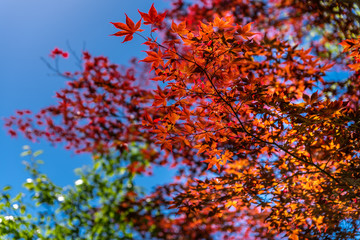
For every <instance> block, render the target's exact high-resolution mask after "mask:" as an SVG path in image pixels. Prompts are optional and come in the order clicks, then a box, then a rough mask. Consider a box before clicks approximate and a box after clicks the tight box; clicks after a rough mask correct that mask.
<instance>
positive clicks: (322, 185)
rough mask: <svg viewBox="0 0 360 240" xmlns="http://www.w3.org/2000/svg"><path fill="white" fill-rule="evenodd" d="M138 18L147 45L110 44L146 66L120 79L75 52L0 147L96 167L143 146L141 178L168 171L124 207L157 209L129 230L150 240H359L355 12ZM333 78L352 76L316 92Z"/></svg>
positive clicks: (200, 7)
mask: <svg viewBox="0 0 360 240" xmlns="http://www.w3.org/2000/svg"><path fill="white" fill-rule="evenodd" d="M139 14H140V16H141V17H142V18H143V20H144V24H145V25H150V27H151V28H150V31H149V34H148V35H146V34H143V33H141V34H140V32H142V31H143V30H142V29H140V27H141V21H142V20H139V21H138V22H137V23H136V24H135V23H134V21H133V20H131V19H130V18H129V17H128V16H127V15H126V20H125V23H122V22H113V23H112V24H113V25H114V26H115V27H116V28H118V29H120V31H119V32H117V33H115V34H113V35H114V36H119V37H125V38H124V40H123V43H124V42H128V41H130V40H132V39H133V37H134V36H139V37H142V38H143V39H144V44H145V45H146V46H147V47H148V50H147V51H145V53H146V55H147V56H146V57H145V58H143V59H142V60H140V61H139V63H135V62H133V63H132V64H133V66H130V67H128V68H125V67H122V68H121V69H119V67H118V66H117V65H115V64H112V63H110V62H109V60H108V59H107V58H106V57H92V56H91V55H90V54H89V53H88V52H84V53H83V66H84V69H83V70H81V71H77V72H74V73H68V72H67V73H64V75H63V76H64V77H66V78H68V79H69V82H68V87H67V88H64V89H62V90H60V91H59V92H58V93H57V98H58V99H59V102H58V104H57V105H55V106H50V107H48V108H44V109H43V110H42V111H40V112H39V113H37V114H35V115H34V116H32V115H31V112H30V111H18V112H17V113H18V116H13V117H10V118H8V119H7V120H6V125H7V126H8V127H9V128H10V130H9V133H10V134H11V135H16V134H17V133H16V131H15V130H16V129H12V128H13V127H14V126H15V127H17V130H18V131H20V132H22V133H23V134H24V135H25V136H26V137H27V138H29V139H34V140H36V139H38V138H40V137H44V138H46V139H47V140H48V141H50V142H54V143H55V142H65V143H67V145H66V148H67V149H74V150H75V151H76V152H77V153H81V152H92V153H94V154H101V155H109V154H113V152H116V153H118V154H122V153H123V152H126V151H128V146H129V144H132V143H136V144H146V146H147V148H144V149H142V156H143V157H144V158H145V159H146V160H147V161H148V163H149V164H150V166H156V165H167V166H171V167H176V168H177V170H178V174H177V176H176V179H175V180H174V182H173V183H169V184H167V185H164V186H159V187H158V188H157V189H156V190H154V192H153V193H151V194H149V195H148V196H145V197H144V198H143V199H136V200H134V202H131V203H133V204H137V205H138V206H140V205H142V204H144V205H146V203H145V202H147V203H149V204H150V203H151V204H152V205H151V204H150V208H154V209H157V208H162V209H166V210H163V211H164V212H166V213H164V215H163V216H162V217H161V218H159V217H157V216H154V215H152V214H149V215H147V216H146V217H144V216H143V217H140V218H137V219H134V221H133V222H132V224H133V226H137V227H139V229H141V230H142V231H143V232H144V234H145V233H146V232H151V236H152V237H154V238H160V239H209V238H215V237H216V238H224V239H237V238H239V237H242V238H245V239H248V238H263V239H271V238H277V237H278V238H280V237H283V236H287V237H288V238H290V239H300V238H301V239H312V238H314V237H315V238H316V239H326V238H334V239H341V238H344V239H350V238H355V237H356V236H358V233H359V228H360V226H359V224H360V223H359V207H360V206H359V204H360V203H359V201H360V197H359V194H360V192H359V184H360V175H359V169H360V160H359V147H360V140H359V136H360V132H359V129H360V128H359V123H360V122H359V119H360V112H359V90H358V87H359V75H358V74H359V69H360V67H359V66H360V65H359V61H360V60H359V59H360V57H359V49H360V44H359V40H358V39H354V37H355V36H358V35H360V29H359V16H360V12H359V5H358V3H357V2H356V1H351V0H347V1H322V0H318V1H311V2H308V1H306V3H305V2H304V1H296V0H293V1H291V0H290V1H283V0H273V1H250V0H247V1H246V0H238V1H234V0H232V1H227V0H213V1H210V0H209V1H206V0H203V1H199V2H198V3H185V2H184V1H182V0H178V1H174V4H173V7H172V9H170V10H169V11H167V12H162V13H158V11H157V10H156V8H155V7H154V5H152V6H151V8H150V10H149V12H148V13H145V12H141V11H140V10H139ZM348 26H351V27H348ZM142 34H143V35H142ZM155 34H156V36H154V35H155ZM158 38H159V39H160V38H161V39H162V40H158ZM345 39H347V40H345ZM127 44H130V43H127ZM299 45H300V46H303V47H299ZM340 46H342V47H343V48H344V52H345V53H347V52H349V51H350V52H351V54H350V57H345V56H346V55H345V54H344V53H341V51H340V50H339V49H340ZM307 47H312V48H307ZM52 54H53V55H54V54H55V55H59V56H63V57H67V54H64V52H63V51H61V50H59V49H57V50H56V51H55V50H54V51H53V52H52ZM351 57H352V58H351ZM142 62H144V63H146V64H147V65H146V64H145V65H141V64H142ZM149 65H150V66H149ZM149 68H150V69H149ZM336 68H337V69H343V70H344V71H347V72H349V73H351V76H350V77H348V78H346V79H345V80H343V81H333V80H331V77H330V79H329V76H327V72H329V71H331V70H332V69H336ZM136 69H137V70H136ZM139 69H142V70H140V71H139ZM149 70H150V73H148V72H149ZM351 71H352V72H351ZM126 168H127V170H128V171H129V172H132V173H136V174H151V168H148V167H146V166H144V165H143V164H140V163H139V162H137V161H134V162H132V163H131V164H129V165H127V167H126ZM144 199H148V200H149V201H146V200H144ZM119 206H120V207H123V208H127V207H129V206H128V205H126V204H125V205H124V206H123V205H120V204H119ZM114 211H115V210H114ZM174 214H177V215H174ZM151 229H152V230H153V229H157V230H156V231H151ZM144 236H145V235H144Z"/></svg>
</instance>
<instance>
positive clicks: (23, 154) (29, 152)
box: [20, 150, 31, 157]
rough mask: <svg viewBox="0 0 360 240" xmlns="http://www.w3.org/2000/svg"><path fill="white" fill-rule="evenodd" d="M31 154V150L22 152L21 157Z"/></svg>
mask: <svg viewBox="0 0 360 240" xmlns="http://www.w3.org/2000/svg"><path fill="white" fill-rule="evenodd" d="M30 154H31V150H27V151H24V152H22V153H21V154H20V156H21V157H25V156H28V155H30Z"/></svg>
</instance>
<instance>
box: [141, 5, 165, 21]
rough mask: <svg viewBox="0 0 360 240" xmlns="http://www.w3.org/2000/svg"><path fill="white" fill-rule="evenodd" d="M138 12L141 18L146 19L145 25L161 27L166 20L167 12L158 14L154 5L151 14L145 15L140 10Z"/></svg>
mask: <svg viewBox="0 0 360 240" xmlns="http://www.w3.org/2000/svg"><path fill="white" fill-rule="evenodd" d="M138 12H139V13H140V15H141V17H142V18H143V19H144V21H145V22H144V24H146V25H147V24H154V25H160V23H161V22H162V21H163V20H164V18H165V15H166V12H164V13H162V14H158V13H157V11H156V9H155V7H154V4H152V5H151V8H150V10H149V13H143V12H140V10H138Z"/></svg>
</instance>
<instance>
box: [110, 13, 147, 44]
mask: <svg viewBox="0 0 360 240" xmlns="http://www.w3.org/2000/svg"><path fill="white" fill-rule="evenodd" d="M125 16H126V24H124V23H120V22H116V23H114V22H110V23H111V24H113V25H114V26H115V27H116V28H118V29H121V31H119V32H116V33H114V34H112V35H111V36H118V37H121V36H125V39H124V41H123V43H124V42H127V41H130V40H131V39H133V35H134V33H135V32H142V31H144V30H143V29H139V28H140V26H141V19H140V20H139V21H138V22H137V23H136V25H135V24H134V22H133V21H132V20H131V19H130V18H129V17H128V15H127V14H126V13H125Z"/></svg>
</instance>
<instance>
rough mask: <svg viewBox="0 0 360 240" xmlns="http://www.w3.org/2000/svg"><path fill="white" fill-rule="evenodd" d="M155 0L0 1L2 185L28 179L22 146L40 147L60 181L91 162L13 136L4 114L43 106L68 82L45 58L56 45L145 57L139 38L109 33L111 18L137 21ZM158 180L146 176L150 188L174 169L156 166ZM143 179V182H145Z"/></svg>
mask: <svg viewBox="0 0 360 240" xmlns="http://www.w3.org/2000/svg"><path fill="white" fill-rule="evenodd" d="M153 2H155V7H156V8H157V9H160V10H161V9H163V8H164V7H166V6H167V5H166V4H167V3H164V2H162V1H156V0H153V1H148V0H131V1H124V0H106V1H98V0H75V1H74V0H16V1H14V0H1V1H0V32H1V37H0V55H1V62H0V63H1V64H0V118H1V127H0V152H1V157H0V187H3V186H5V185H12V186H14V191H17V190H20V187H21V184H22V183H23V182H24V181H25V179H26V178H27V177H28V175H27V173H26V172H25V170H24V169H25V168H24V165H23V164H22V163H21V162H22V161H23V160H24V159H23V158H22V157H20V153H21V152H22V146H23V145H30V146H31V147H32V148H33V149H34V150H38V149H42V150H44V154H42V156H41V159H42V160H44V161H45V165H44V166H43V167H42V168H41V170H42V171H43V172H44V173H46V174H48V175H49V177H50V178H51V179H52V180H53V181H55V183H57V184H60V185H68V184H72V183H73V181H74V180H75V179H76V178H75V175H74V172H73V170H74V169H75V168H77V167H81V166H83V165H85V164H88V163H90V162H91V160H90V155H86V154H82V155H75V154H74V153H72V152H70V151H66V150H64V149H63V147H62V146H57V147H54V146H51V144H49V143H48V142H46V141H42V142H41V143H32V142H30V141H29V140H27V139H24V138H23V137H21V136H20V137H17V138H11V137H10V136H9V135H8V134H7V132H6V129H5V128H4V126H3V125H4V122H3V120H2V119H3V118H4V117H8V116H10V115H12V114H14V113H15V111H16V110H17V109H29V110H32V111H35V112H36V111H38V110H39V109H41V108H43V107H46V106H48V105H51V104H53V103H55V98H54V96H55V91H56V90H58V89H60V88H61V87H63V86H65V80H64V79H62V78H59V77H56V76H53V73H52V72H51V70H49V69H48V68H47V67H46V66H45V64H44V63H43V62H42V61H41V60H40V58H41V57H45V58H47V57H48V55H49V53H50V51H51V50H52V49H54V47H59V48H61V49H64V50H67V44H66V43H67V42H69V43H70V45H71V47H72V48H73V49H74V50H75V51H76V52H77V53H81V50H82V49H83V46H84V44H85V47H86V50H88V51H89V52H90V53H91V54H92V55H104V56H107V57H109V59H110V60H111V61H112V62H114V63H118V64H127V62H128V60H129V59H130V58H131V57H132V56H138V57H142V56H145V53H141V50H142V49H141V47H139V45H140V44H139V43H141V39H140V38H139V37H138V38H136V37H135V38H134V41H132V42H130V43H125V44H121V41H122V39H121V38H118V37H111V36H109V35H110V34H112V33H114V32H115V31H116V29H115V28H114V27H113V26H112V25H111V24H110V23H109V22H111V21H112V22H119V21H125V15H124V13H125V12H126V13H127V14H128V15H129V17H130V18H133V19H134V20H138V19H139V18H140V17H139V14H138V12H137V9H140V10H141V11H143V12H147V11H148V9H149V8H150V6H151V4H152V3H153ZM60 66H61V69H62V70H64V71H65V70H73V69H76V67H75V59H74V58H72V57H71V56H70V58H69V59H68V60H63V61H61V62H60ZM157 172H158V174H160V175H161V179H160V178H156V177H155V178H152V179H146V182H147V184H148V185H147V186H149V184H150V185H154V184H155V183H164V182H166V181H168V180H169V178H170V173H169V172H168V171H167V170H166V169H160V170H157ZM142 182H145V181H142Z"/></svg>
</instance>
